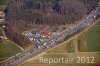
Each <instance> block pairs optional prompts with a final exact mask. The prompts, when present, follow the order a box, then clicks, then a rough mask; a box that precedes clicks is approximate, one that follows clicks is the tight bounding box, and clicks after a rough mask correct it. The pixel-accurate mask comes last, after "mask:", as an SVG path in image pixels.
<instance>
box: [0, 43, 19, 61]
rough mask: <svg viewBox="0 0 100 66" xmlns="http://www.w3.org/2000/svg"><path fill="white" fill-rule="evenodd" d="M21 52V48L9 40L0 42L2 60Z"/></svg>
mask: <svg viewBox="0 0 100 66" xmlns="http://www.w3.org/2000/svg"><path fill="white" fill-rule="evenodd" d="M19 52H21V49H19V48H18V47H17V46H15V45H14V44H12V43H10V42H8V41H3V42H0V61H2V60H5V59H7V58H9V57H11V56H13V55H15V54H17V53H19Z"/></svg>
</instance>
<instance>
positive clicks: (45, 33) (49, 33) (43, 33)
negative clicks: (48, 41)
mask: <svg viewBox="0 0 100 66" xmlns="http://www.w3.org/2000/svg"><path fill="white" fill-rule="evenodd" d="M42 35H44V36H50V35H52V33H51V32H47V31H46V32H42Z"/></svg>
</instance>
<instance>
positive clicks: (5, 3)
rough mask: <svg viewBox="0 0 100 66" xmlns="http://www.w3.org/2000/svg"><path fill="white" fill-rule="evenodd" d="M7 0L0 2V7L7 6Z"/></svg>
mask: <svg viewBox="0 0 100 66" xmlns="http://www.w3.org/2000/svg"><path fill="white" fill-rule="evenodd" d="M7 3H8V0H0V5H7Z"/></svg>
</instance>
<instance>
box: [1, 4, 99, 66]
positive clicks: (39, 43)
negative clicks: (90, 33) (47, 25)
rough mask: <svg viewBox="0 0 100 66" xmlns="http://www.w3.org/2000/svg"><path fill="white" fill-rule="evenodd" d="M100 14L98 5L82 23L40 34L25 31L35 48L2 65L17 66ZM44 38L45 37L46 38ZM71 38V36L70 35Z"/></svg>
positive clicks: (92, 20) (89, 23) (84, 25)
mask: <svg viewBox="0 0 100 66" xmlns="http://www.w3.org/2000/svg"><path fill="white" fill-rule="evenodd" d="M98 15H99V16H100V6H98V7H97V8H96V9H95V10H93V11H92V12H91V13H90V14H89V15H88V16H87V17H86V18H85V19H83V20H82V21H81V22H80V23H78V24H75V25H73V26H72V27H70V28H67V29H61V30H59V31H51V30H50V31H48V32H44V31H42V32H40V33H39V34H38V35H39V36H38V35H36V34H33V33H31V32H26V33H25V32H24V33H23V34H24V35H26V36H27V37H29V39H30V41H33V42H34V43H33V44H35V48H32V49H29V50H26V51H24V52H22V53H20V54H17V55H15V56H13V57H12V58H9V59H8V60H6V61H5V62H4V63H2V65H1V66H17V65H18V64H20V63H22V62H24V61H26V60H27V59H29V58H31V57H34V56H36V55H38V54H40V53H42V52H43V51H45V50H46V49H48V48H51V47H54V46H55V45H56V44H57V42H59V41H60V40H62V39H65V38H66V37H67V36H69V35H73V34H74V33H76V32H78V31H79V30H81V29H83V28H86V27H88V26H90V25H91V24H93V22H94V21H95V20H96V18H97V17H98ZM41 33H42V37H41ZM44 34H46V35H47V34H48V35H49V36H47V37H45V36H43V35H44ZM39 37H41V38H43V37H45V38H47V39H46V40H43V39H41V38H39ZM45 38H44V39H45ZM70 38H71V37H70Z"/></svg>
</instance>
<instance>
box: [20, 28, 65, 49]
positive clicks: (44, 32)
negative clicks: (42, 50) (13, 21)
mask: <svg viewBox="0 0 100 66" xmlns="http://www.w3.org/2000/svg"><path fill="white" fill-rule="evenodd" d="M65 29H66V28H61V27H42V28H38V29H32V30H27V31H24V32H23V33H22V34H24V35H25V36H26V37H27V38H28V39H29V40H30V41H31V42H32V44H33V45H34V46H35V47H36V48H38V47H39V46H41V45H42V44H43V43H44V42H45V41H47V40H48V39H50V38H52V37H54V36H57V35H59V34H60V33H61V32H62V31H64V30H65Z"/></svg>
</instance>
